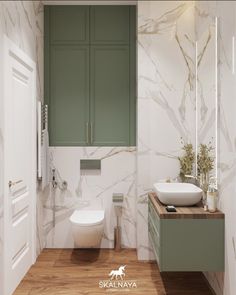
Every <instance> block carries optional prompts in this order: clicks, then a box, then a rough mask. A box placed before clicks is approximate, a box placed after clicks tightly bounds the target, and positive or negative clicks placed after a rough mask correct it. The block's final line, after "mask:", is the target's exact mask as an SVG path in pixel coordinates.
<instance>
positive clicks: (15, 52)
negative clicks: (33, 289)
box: [0, 35, 37, 295]
mask: <svg viewBox="0 0 236 295" xmlns="http://www.w3.org/2000/svg"><path fill="white" fill-rule="evenodd" d="M2 41H3V42H1V43H2V49H1V61H2V66H1V71H2V72H1V75H0V78H2V82H1V86H2V87H1V89H0V91H1V99H2V100H3V103H2V106H3V111H2V115H3V138H4V142H3V160H4V161H3V186H4V188H3V191H4V195H3V237H4V241H6V237H7V234H8V232H7V228H8V225H7V222H6V221H7V220H9V219H8V212H7V211H8V210H7V208H8V206H9V198H8V196H9V186H8V181H9V179H6V175H7V169H8V167H7V165H6V162H5V161H6V159H7V157H8V146H7V145H8V135H9V134H8V133H9V130H8V126H7V115H8V114H7V111H8V110H9V108H8V107H7V97H6V89H7V87H9V83H8V81H7V80H8V79H7V77H8V73H7V71H8V70H9V62H10V58H9V54H10V55H12V56H14V57H15V59H19V60H20V61H21V62H23V63H24V61H25V65H26V66H27V67H30V70H31V71H32V75H33V94H32V101H31V110H32V113H31V122H30V124H31V136H32V138H33V139H35V140H33V142H32V153H31V154H30V155H29V157H30V163H31V164H30V165H31V179H30V183H31V187H32V198H31V199H30V200H31V201H30V207H31V208H32V211H33V212H32V225H31V247H32V258H31V262H32V263H31V264H34V263H35V260H36V229H37V228H36V177H37V176H36V155H37V154H36V140H37V137H36V78H35V77H36V66H35V62H34V61H33V60H31V59H30V58H29V57H28V56H27V55H26V54H25V53H24V52H23V51H22V50H21V49H20V48H19V47H18V46H16V45H15V44H14V43H13V42H12V41H11V40H10V39H9V38H7V37H6V36H5V35H4V36H3V40H2ZM3 71H5V72H3ZM7 250H8V245H6V243H5V242H3V291H2V292H1V290H0V292H1V294H3V295H9V294H6V282H7V281H8V282H9V280H10V278H9V277H7V274H6V271H5V270H6V269H7V268H6V267H7V259H6V257H7Z"/></svg>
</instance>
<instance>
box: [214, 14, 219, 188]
mask: <svg viewBox="0 0 236 295" xmlns="http://www.w3.org/2000/svg"><path fill="white" fill-rule="evenodd" d="M215 26H216V29H215V39H216V46H215V84H216V85H215V90H216V91H215V92H216V93H215V116H216V119H215V120H216V126H215V127H216V128H215V178H216V186H218V110H219V105H218V103H219V100H218V18H217V17H216V18H215Z"/></svg>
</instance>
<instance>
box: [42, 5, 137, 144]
mask: <svg viewBox="0 0 236 295" xmlns="http://www.w3.org/2000/svg"><path fill="white" fill-rule="evenodd" d="M44 16H45V23H44V24H45V26H44V31H45V39H44V41H45V42H44V44H45V64H44V77H45V83H44V85H45V102H46V103H48V105H49V133H50V145H51V146H83V145H88V146H92V145H93V146H130V145H135V143H136V140H135V139H136V135H135V129H136V127H135V125H136V116H135V112H136V107H135V101H136V99H135V98H136V90H135V88H136V85H135V82H136V75H135V62H136V57H135V41H136V40H135V39H136V37H135V36H136V31H135V17H136V12H135V7H134V6H127V5H120V6H112V5H111V6H108V5H97V6H81V5H75V6H73V5H72V6H69V5H68V6H67V5H66V6H64V5H62V6H46V7H45V14H44Z"/></svg>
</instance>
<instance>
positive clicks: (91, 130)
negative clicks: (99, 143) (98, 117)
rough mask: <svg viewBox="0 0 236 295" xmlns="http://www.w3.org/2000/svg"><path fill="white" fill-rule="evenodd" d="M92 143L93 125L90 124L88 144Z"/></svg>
mask: <svg viewBox="0 0 236 295" xmlns="http://www.w3.org/2000/svg"><path fill="white" fill-rule="evenodd" d="M92 143H93V123H92V122H90V144H92Z"/></svg>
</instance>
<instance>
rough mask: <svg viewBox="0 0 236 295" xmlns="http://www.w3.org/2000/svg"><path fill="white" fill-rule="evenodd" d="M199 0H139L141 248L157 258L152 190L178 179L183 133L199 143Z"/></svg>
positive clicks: (141, 256) (142, 253) (141, 254)
mask: <svg viewBox="0 0 236 295" xmlns="http://www.w3.org/2000/svg"><path fill="white" fill-rule="evenodd" d="M194 9H195V8H194V1H181V2H180V1H139V2H138V152H137V167H138V176H137V190H138V197H137V198H138V200H137V227H138V230H137V248H138V256H139V259H149V258H150V257H152V250H151V247H150V244H149V242H148V227H147V216H148V210H147V193H148V192H149V191H150V190H151V189H152V184H153V183H154V182H157V181H158V180H159V179H165V178H176V177H177V176H178V173H179V163H178V156H179V155H180V152H181V138H183V139H184V141H185V142H192V143H193V145H195V128H196V126H195V111H196V110H195V32H194V19H193V15H194Z"/></svg>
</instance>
